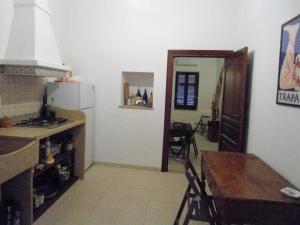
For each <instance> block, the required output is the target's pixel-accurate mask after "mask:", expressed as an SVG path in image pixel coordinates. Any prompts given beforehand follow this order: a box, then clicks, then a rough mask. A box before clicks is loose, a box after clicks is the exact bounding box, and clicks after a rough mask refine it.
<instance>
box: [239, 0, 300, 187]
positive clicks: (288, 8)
mask: <svg viewBox="0 0 300 225" xmlns="http://www.w3.org/2000/svg"><path fill="white" fill-rule="evenodd" d="M240 4H241V5H240V9H239V12H240V16H239V17H240V18H241V20H240V21H241V24H240V29H239V30H240V35H241V36H239V38H238V39H237V47H239V46H242V45H247V46H249V50H250V52H253V54H254V65H253V81H252V94H251V107H250V127H249V139H248V151H249V152H253V153H255V154H256V155H258V156H259V157H261V158H262V159H263V160H264V161H266V162H267V163H268V164H269V165H270V166H271V167H273V168H274V169H275V170H277V171H278V172H279V173H280V174H282V175H283V176H284V177H286V178H287V179H288V180H289V181H290V182H292V183H293V184H294V185H296V186H297V187H298V188H300V163H299V162H300V148H299V146H300V145H299V134H300V123H299V113H300V108H292V107H288V106H280V105H276V103H275V102H276V87H277V76H278V63H279V48H280V34H281V25H282V24H283V23H285V22H286V21H288V20H290V19H291V18H293V17H295V16H296V15H298V14H299V12H300V4H299V0H285V1H281V0H266V1H260V0H252V1H241V3H240Z"/></svg>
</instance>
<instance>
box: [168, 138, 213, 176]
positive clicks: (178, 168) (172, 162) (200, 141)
mask: <svg viewBox="0 0 300 225" xmlns="http://www.w3.org/2000/svg"><path fill="white" fill-rule="evenodd" d="M195 140H196V143H197V148H198V152H199V155H198V158H197V159H196V157H195V154H194V149H193V146H192V145H191V149H190V159H191V161H192V163H193V165H194V167H195V169H196V171H197V172H198V173H199V172H200V151H201V150H211V151H217V149H218V143H217V142H210V141H209V140H208V139H207V137H206V136H202V135H200V133H199V132H196V133H195ZM169 171H172V172H180V173H183V172H184V167H183V159H178V158H169Z"/></svg>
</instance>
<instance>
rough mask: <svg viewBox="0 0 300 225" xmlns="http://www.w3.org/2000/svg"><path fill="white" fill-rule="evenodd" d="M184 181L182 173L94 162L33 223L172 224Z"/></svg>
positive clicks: (196, 223) (69, 224)
mask: <svg viewBox="0 0 300 225" xmlns="http://www.w3.org/2000/svg"><path fill="white" fill-rule="evenodd" d="M186 185H187V182H186V179H185V176H184V175H183V174H182V173H172V172H169V173H161V172H158V171H149V170H142V169H130V168H121V167H113V166H107V165H99V164H96V165H94V166H92V167H91V168H90V169H89V170H88V171H87V173H86V178H85V179H84V180H80V181H78V182H77V183H76V184H75V185H74V186H73V187H72V188H71V189H70V190H69V191H68V192H67V193H65V194H64V195H63V196H62V197H61V198H60V199H59V200H58V201H57V202H56V203H55V204H54V205H53V206H52V207H51V208H50V209H49V210H48V211H47V212H46V213H45V214H44V215H43V216H42V217H40V218H39V219H38V220H37V221H36V223H35V224H34V225H169V224H173V222H174V218H175V216H176V213H177V210H178V207H179V204H180V202H181V199H182V197H183V194H184V191H185V188H186ZM202 224H206V223H201V222H200V223H199V222H191V223H190V225H202Z"/></svg>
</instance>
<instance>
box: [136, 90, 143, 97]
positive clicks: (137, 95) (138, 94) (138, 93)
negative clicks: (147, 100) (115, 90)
mask: <svg viewBox="0 0 300 225" xmlns="http://www.w3.org/2000/svg"><path fill="white" fill-rule="evenodd" d="M135 96H136V97H142V95H141V92H140V89H138V90H137V93H136V95H135Z"/></svg>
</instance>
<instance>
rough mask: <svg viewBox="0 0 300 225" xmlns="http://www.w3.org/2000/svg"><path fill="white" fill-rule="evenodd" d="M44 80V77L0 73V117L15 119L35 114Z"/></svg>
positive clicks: (42, 91) (43, 87)
mask: <svg viewBox="0 0 300 225" xmlns="http://www.w3.org/2000/svg"><path fill="white" fill-rule="evenodd" d="M46 82H47V81H46V78H44V77H37V76H15V75H1V74H0V117H3V116H9V117H12V118H13V120H14V121H17V120H20V119H25V118H27V117H32V116H37V115H38V113H39V110H40V107H41V105H42V97H43V94H44V90H45V84H46Z"/></svg>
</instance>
